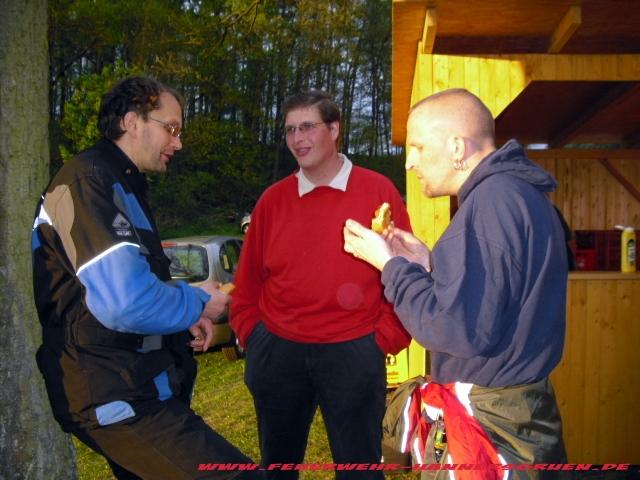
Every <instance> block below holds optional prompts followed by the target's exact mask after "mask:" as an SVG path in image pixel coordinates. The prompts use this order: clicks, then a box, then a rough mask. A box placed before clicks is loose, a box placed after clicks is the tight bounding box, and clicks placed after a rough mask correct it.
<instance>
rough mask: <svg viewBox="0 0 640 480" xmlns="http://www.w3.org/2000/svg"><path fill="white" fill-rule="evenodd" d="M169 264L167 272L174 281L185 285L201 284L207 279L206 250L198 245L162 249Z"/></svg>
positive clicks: (207, 263)
mask: <svg viewBox="0 0 640 480" xmlns="http://www.w3.org/2000/svg"><path fill="white" fill-rule="evenodd" d="M164 253H165V254H166V255H167V257H168V258H169V260H170V261H171V264H170V265H169V272H170V273H171V278H172V279H174V280H184V281H185V282H187V283H193V282H202V281H204V280H206V279H207V278H209V262H208V261H207V250H206V249H205V248H204V247H200V246H198V245H192V244H186V245H175V246H171V247H164Z"/></svg>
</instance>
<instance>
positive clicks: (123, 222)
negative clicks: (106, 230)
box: [111, 213, 133, 237]
mask: <svg viewBox="0 0 640 480" xmlns="http://www.w3.org/2000/svg"><path fill="white" fill-rule="evenodd" d="M111 226H112V227H113V229H114V231H115V232H116V235H118V236H119V237H131V236H132V235H133V233H132V232H131V224H130V223H129V221H128V220H127V219H126V218H125V217H124V215H122V214H121V213H118V214H117V215H116V218H114V219H113V223H112V224H111Z"/></svg>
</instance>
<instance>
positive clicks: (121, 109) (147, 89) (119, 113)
mask: <svg viewBox="0 0 640 480" xmlns="http://www.w3.org/2000/svg"><path fill="white" fill-rule="evenodd" d="M164 92H166V93H169V94H171V95H173V96H174V97H175V99H176V100H177V101H178V103H179V104H180V107H181V108H182V107H184V100H183V98H182V96H181V95H180V94H179V93H178V92H177V91H175V90H174V89H173V88H171V87H168V86H166V85H164V84H162V83H160V82H159V81H157V80H155V79H153V78H150V77H127V78H125V79H123V80H120V81H119V82H118V83H117V84H116V85H115V86H114V87H113V88H112V89H111V90H109V91H108V92H107V93H106V94H105V96H104V97H102V103H101V105H100V113H99V114H98V130H100V133H101V134H102V135H103V136H104V137H105V138H108V139H109V140H117V139H119V138H120V137H121V136H122V135H123V134H124V130H122V128H121V127H120V121H121V120H122V118H123V117H124V116H125V115H126V114H127V113H128V112H136V113H138V114H139V115H140V116H142V118H143V119H144V120H147V118H148V116H149V112H151V111H152V110H158V109H159V108H160V107H161V105H160V94H161V93H164Z"/></svg>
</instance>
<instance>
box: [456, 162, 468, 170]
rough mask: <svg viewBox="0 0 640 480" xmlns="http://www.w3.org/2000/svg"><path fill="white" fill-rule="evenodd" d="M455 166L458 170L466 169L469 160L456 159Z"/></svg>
mask: <svg viewBox="0 0 640 480" xmlns="http://www.w3.org/2000/svg"><path fill="white" fill-rule="evenodd" d="M453 168H455V169H456V170H466V169H467V162H466V161H465V160H454V161H453Z"/></svg>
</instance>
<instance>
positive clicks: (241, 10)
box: [48, 0, 404, 237]
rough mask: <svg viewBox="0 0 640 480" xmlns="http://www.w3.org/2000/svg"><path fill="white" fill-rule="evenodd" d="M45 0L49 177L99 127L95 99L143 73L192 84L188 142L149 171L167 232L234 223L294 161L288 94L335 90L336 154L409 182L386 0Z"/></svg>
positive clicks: (186, 91)
mask: <svg viewBox="0 0 640 480" xmlns="http://www.w3.org/2000/svg"><path fill="white" fill-rule="evenodd" d="M48 9H49V12H48V14H49V33H48V37H49V69H50V70H49V85H50V94H49V98H50V102H49V106H50V108H49V117H50V119H49V120H50V121H49V132H50V150H51V151H50V158H51V163H50V173H51V174H53V173H55V171H57V169H58V168H59V167H60V166H61V164H62V162H63V161H64V160H65V159H67V158H69V157H70V156H71V155H73V154H74V153H76V152H78V151H79V150H82V149H84V148H87V147H88V146H90V145H91V144H92V143H93V142H94V141H95V140H96V139H97V138H98V136H99V135H98V131H97V129H96V126H95V123H96V122H95V119H96V115H97V110H98V106H99V103H100V98H101V96H102V95H103V94H104V93H105V92H106V91H107V90H108V89H109V88H110V87H111V86H112V85H113V84H114V83H115V81H117V79H119V78H122V77H124V76H127V75H130V74H149V75H152V76H154V77H155V78H158V79H159V80H161V81H163V82H165V83H167V84H168V85H171V86H173V87H175V88H177V89H178V90H179V91H180V92H181V93H182V94H183V95H184V97H185V99H186V107H185V111H184V133H183V135H182V140H183V144H184V147H183V149H182V150H181V151H180V152H178V154H176V156H175V157H174V158H173V160H172V162H171V165H170V168H169V171H168V173H167V174H166V175H159V176H150V178H149V180H150V183H151V188H150V196H151V198H150V200H151V203H152V205H153V206H154V207H156V208H155V211H156V215H157V218H158V223H159V227H160V230H161V232H162V233H163V235H164V236H165V237H167V236H176V235H178V234H187V233H189V234H190V233H205V232H206V233H213V232H216V231H219V230H220V229H222V230H225V228H226V229H231V230H230V231H233V229H236V231H237V229H238V220H239V218H240V217H241V216H242V215H243V214H244V213H245V212H248V211H250V210H251V208H252V207H253V205H254V203H255V201H256V200H257V198H258V197H259V196H260V194H261V193H262V191H263V190H264V189H265V188H266V187H267V186H269V185H270V184H272V183H273V182H275V181H277V180H279V179H280V178H283V177H284V176H286V175H288V174H290V173H291V172H292V171H294V169H295V167H296V163H295V160H294V159H293V157H292V156H291V154H290V153H289V151H288V149H287V148H286V145H285V143H284V135H283V118H282V113H281V104H282V101H283V100H284V99H285V98H286V97H287V96H288V95H290V94H292V93H296V92H298V91H301V90H306V89H312V88H319V89H324V90H327V91H329V92H331V93H333V94H334V95H335V98H336V101H337V102H338V104H339V105H340V108H341V110H342V115H343V118H342V125H341V127H342V128H341V130H342V131H341V146H342V147H341V149H342V151H343V152H345V153H346V154H347V155H348V156H349V158H350V159H351V160H352V161H353V162H354V163H355V164H358V165H362V166H365V167H368V168H372V169H374V170H377V171H380V172H381V173H383V174H385V175H387V176H388V177H389V178H391V179H392V180H393V181H394V183H395V184H396V185H397V187H398V188H399V190H400V191H401V192H403V191H404V168H403V161H402V153H403V149H402V148H399V147H393V146H392V145H391V143H390V103H391V102H390V97H391V95H390V91H391V59H390V56H391V18H390V17H391V2H390V1H389V0H195V1H189V0H186V1H185V0H147V1H145V2H139V1H138V0H118V1H100V0H73V1H72V0H50V1H49V4H48ZM158 207H160V208H158ZM225 225H226V227H225Z"/></svg>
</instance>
